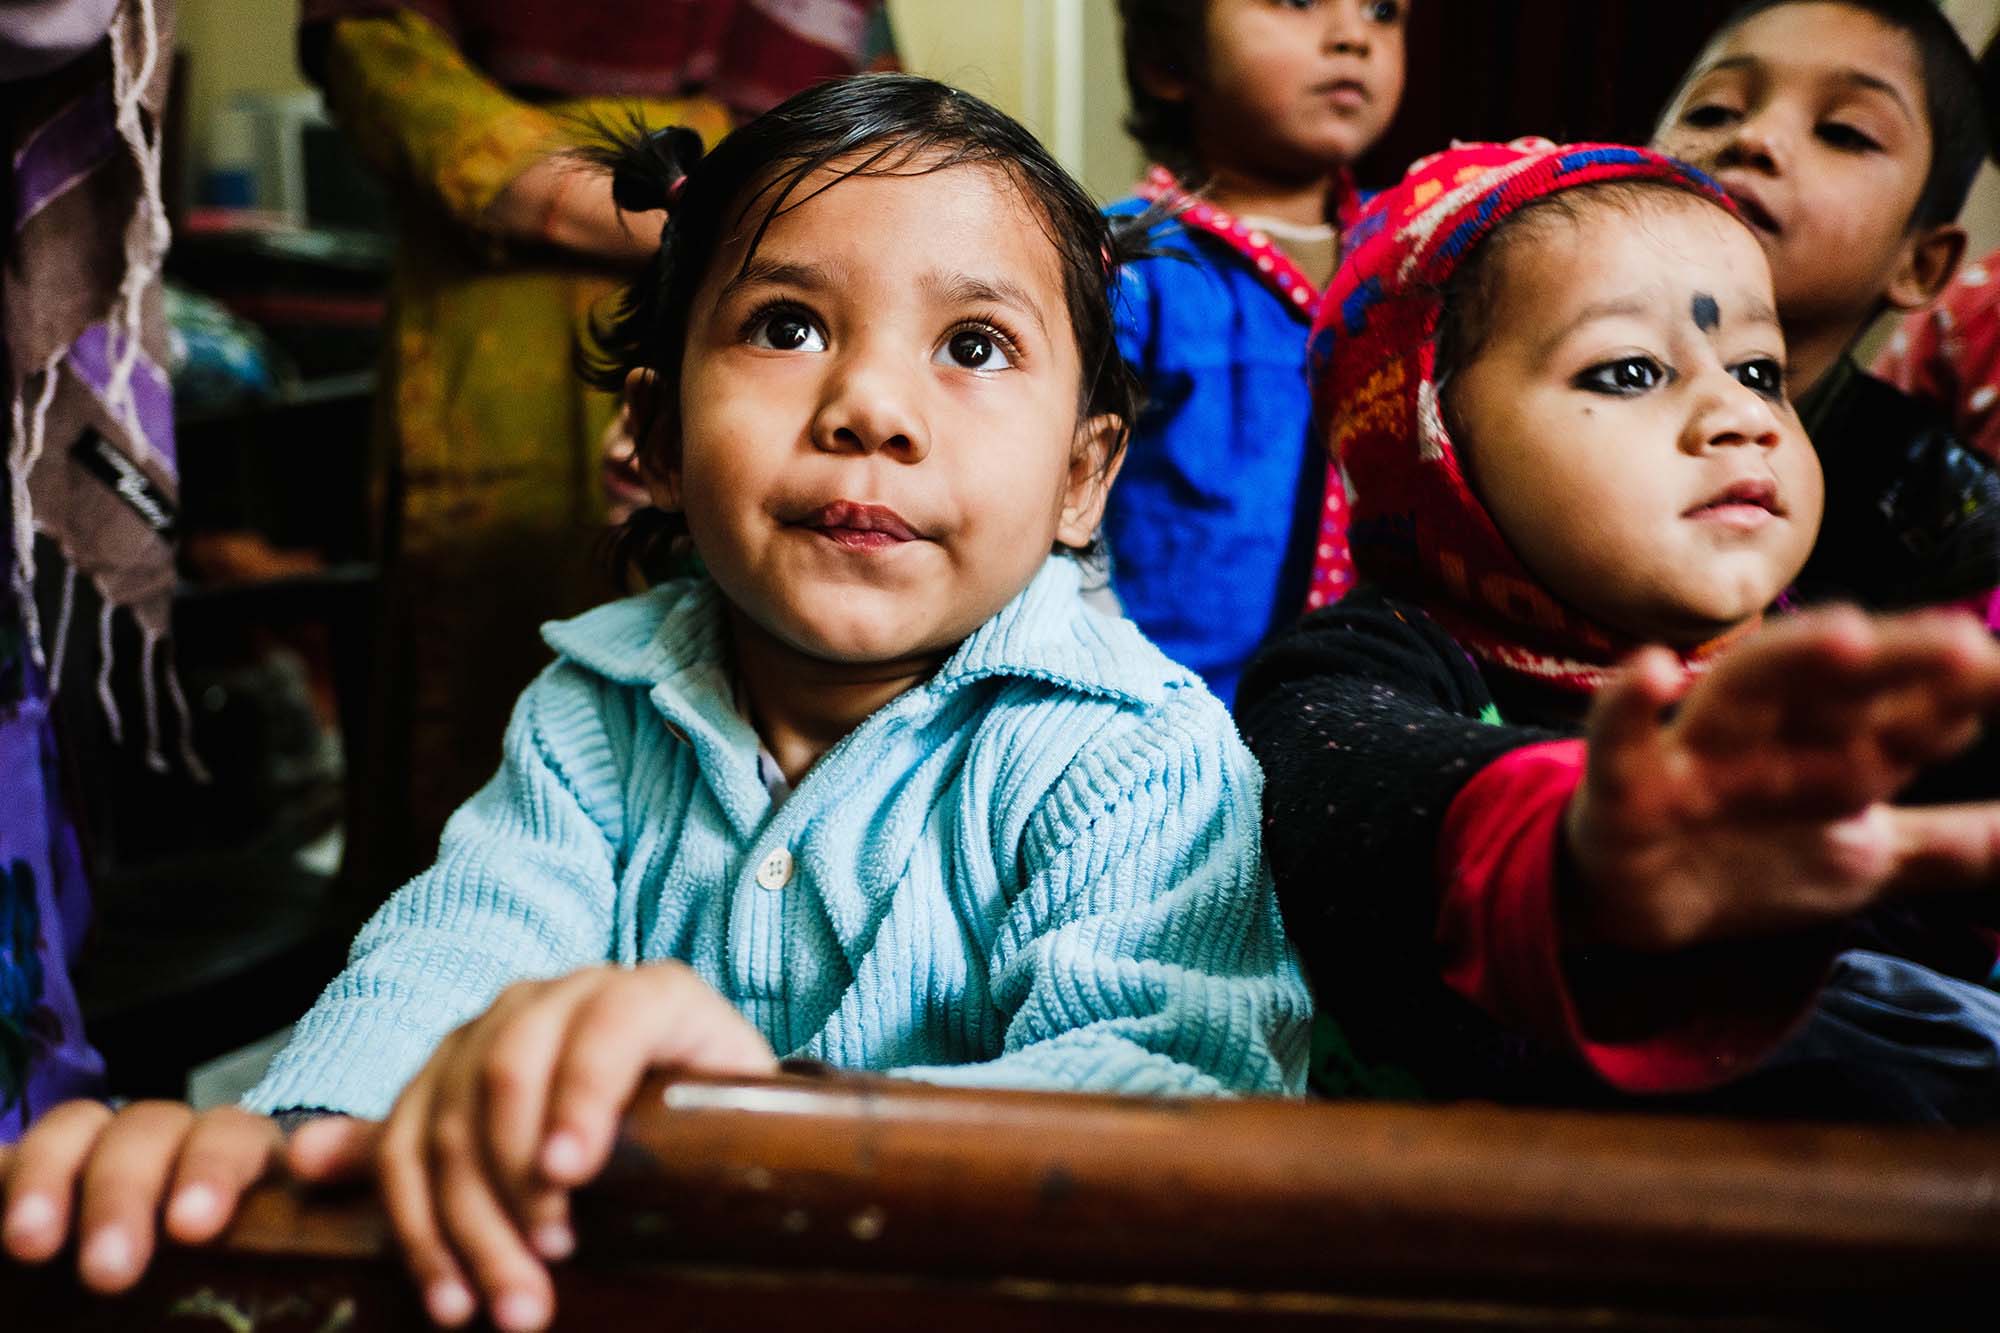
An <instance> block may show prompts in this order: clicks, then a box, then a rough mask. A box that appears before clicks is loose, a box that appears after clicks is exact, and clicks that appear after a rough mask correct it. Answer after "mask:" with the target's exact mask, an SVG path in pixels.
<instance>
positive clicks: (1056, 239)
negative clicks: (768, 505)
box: [579, 74, 1151, 556]
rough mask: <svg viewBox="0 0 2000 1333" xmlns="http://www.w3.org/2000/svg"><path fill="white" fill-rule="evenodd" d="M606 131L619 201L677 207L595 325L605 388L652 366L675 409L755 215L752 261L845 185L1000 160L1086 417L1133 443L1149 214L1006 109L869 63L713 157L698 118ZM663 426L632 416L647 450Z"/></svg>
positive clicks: (591, 364) (650, 525) (595, 373)
mask: <svg viewBox="0 0 2000 1333" xmlns="http://www.w3.org/2000/svg"><path fill="white" fill-rule="evenodd" d="M598 137H600V138H601V139H602V142H601V143H599V144H598V145H596V146H594V147H589V148H586V149H584V150H583V156H584V157H585V158H587V159H588V160H589V161H591V162H594V163H596V164H597V165H598V166H599V167H601V168H604V169H607V170H609V171H610V172H611V176H612V195H613V198H614V199H615V200H616V201H617V203H618V206H619V207H620V208H623V209H625V210H627V211H628V212H644V211H648V210H653V209H662V208H664V209H667V210H668V220H667V223H666V226H665V228H664V230H663V231H662V233H661V236H660V251H659V254H658V255H656V256H655V257H654V258H653V260H652V261H651V262H650V263H649V264H648V265H647V267H646V270H645V272H644V273H642V274H641V275H640V277H639V278H638V280H637V281H636V282H634V283H633V284H632V286H631V287H630V288H629V289H628V290H627V291H626V292H625V294H624V296H623V297H622V298H621V299H620V300H619V301H618V303H617V304H616V306H615V307H614V308H613V309H611V310H610V311H609V312H608V314H605V315H601V316H600V317H598V318H595V319H593V320H592V321H591V325H590V328H589V330H588V333H587V335H586V339H585V342H584V345H583V347H582V349H581V351H580V355H579V362H580V368H581V369H582V371H583V373H584V376H585V378H586V379H588V380H589V381H590V382H591V383H593V384H596V385H598V386H599V387H601V388H605V389H610V390H612V391H614V392H616V391H618V390H620V389H622V388H623V386H624V382H625V379H626V377H627V375H629V374H630V373H631V372H632V371H633V370H639V369H645V370H651V371H653V372H654V373H656V374H657V375H658V376H659V382H660V388H659V393H658V396H657V399H656V401H657V402H658V403H659V404H660V405H661V406H660V407H659V408H658V409H657V410H660V411H674V410H676V409H677V405H678V403H679V390H680V374H681V360H682V355H683V353H684V352H685V350H686V345H687V326H688V318H689V315H690V313H691V312H692V310H693V309H694V302H695V295H696V293H697V292H698V291H699V290H700V288H701V285H702V282H703V280H704V279H705V278H706V277H707V275H708V271H709V268H710V267H711V265H713V264H714V262H715V259H716V256H717V254H718V253H720V251H721V250H722V249H723V247H724V245H725V244H726V243H727V242H728V241H729V239H730V238H731V237H733V236H735V235H737V234H738V229H739V228H740V227H741V226H743V224H744V223H745V222H746V220H753V219H754V224H753V226H752V228H751V232H750V245H749V249H748V250H747V251H746V253H745V255H744V259H743V262H744V264H745V265H747V264H748V263H749V262H750V260H751V259H752V258H754V257H755V255H756V252H757V247H758V244H759V242H761V240H762V239H763V236H764V233H765V231H766V230H768V229H769V227H770V225H771V223H772V222H773V221H774V220H775V219H776V218H777V217H779V216H780V215H781V214H783V213H785V212H786V211H788V210H789V209H792V208H796V207H798V206H799V205H800V204H802V203H804V202H805V201H806V200H807V199H810V198H811V197H812V196H813V195H814V194H817V193H818V192H819V191H820V190H824V189H828V188H831V185H833V184H837V183H838V181H839V180H845V179H847V178H849V177H852V176H871V175H927V174H929V173H931V172H934V171H943V170H945V169H946V168H949V167H957V166H967V165H972V166H987V167H991V168H993V169H995V170H998V171H1001V172H1004V173H1005V174H1006V175H1007V176H1008V178H1009V179H1011V180H1012V181H1013V182H1014V183H1015V184H1016V185H1017V186H1018V187H1019V188H1020V190H1021V193H1022V195H1023V196H1024V197H1025V198H1026V199H1027V201H1028V202H1029V203H1030V204H1031V205H1032V206H1033V208H1034V210H1035V211H1036V212H1037V213H1038V214H1039V215H1040V218H1039V220H1040V222H1041V224H1042V231H1043V234H1044V235H1045V236H1047V238H1048V240H1049V243H1050V245H1052V246H1053V247H1055V251H1056V254H1057V256H1058V259H1059V261H1060V267H1061V270H1062V280H1063V295H1064V298H1065V302H1066V304H1067V306H1068V311H1069V320H1070V329H1071V331H1072V332H1073V333H1074V334H1075V336H1076V342H1077V350H1078V352H1079V353H1080V356H1079V360H1080V361H1081V363H1082V367H1083V375H1082V385H1081V388H1080V392H1079V397H1078V403H1077V416H1078V421H1079V422H1081V421H1084V420H1086V419H1089V418H1093V417H1097V416H1104V415H1109V416H1114V417H1116V418H1118V420H1119V421H1120V422H1121V423H1122V425H1121V427H1120V429H1119V431H1118V433H1117V436H1116V437H1115V439H1114V440H1113V442H1112V447H1111V450H1110V452H1109V453H1108V454H1107V456H1106V462H1107V465H1108V464H1109V461H1110V460H1111V459H1114V458H1116V457H1117V456H1118V454H1119V453H1120V452H1121V451H1122V450H1123V449H1124V447H1125V442H1126V440H1127V438H1128V437H1129V434H1130V430H1131V425H1132V422H1133V421H1134V420H1135V418H1136V417H1137V415H1138V409H1139V402H1140V390H1139V382H1138V380H1137V378H1136V377H1135V376H1134V375H1133V374H1132V371H1131V370H1130V368H1129V367H1127V366H1126V364H1125V360H1124V358H1123V357H1122V356H1120V355H1119V352H1118V342H1117V336H1116V329H1115V325H1114V321H1113V315H1112V288H1113V285H1114V284H1115V283H1116V281H1117V276H1118V269H1119V266H1120V265H1121V264H1123V263H1125V262H1127V261H1128V260H1130V259H1134V258H1137V257H1139V256H1141V255H1144V254H1146V253H1149V252H1148V251H1147V250H1146V249H1145V248H1144V238H1145V234H1146V232H1145V227H1146V225H1148V224H1149V223H1150V221H1151V219H1139V220H1136V221H1135V222H1133V223H1126V224H1122V225H1120V226H1118V227H1114V226H1113V225H1112V223H1111V221H1110V220H1108V219H1107V218H1106V217H1105V215H1104V214H1103V213H1101V212H1100V211H1099V210H1098V207H1097V205H1096V204H1095V203H1094V202H1093V201H1092V200H1091V197H1090V195H1089V194H1088V193H1087V192H1085V190H1084V189H1083V187H1082V186H1081V185H1078V184H1077V183H1076V181H1075V180H1074V179H1073V178H1072V177H1071V176H1070V175H1069V173H1068V172H1066V171H1064V170H1063V168H1062V166H1061V165H1060V164H1059V163H1057V162H1056V160H1055V159H1054V158H1053V157H1051V156H1050V155H1049V153H1048V150H1047V149H1045V148H1043V147H1042V145H1041V143H1040V142H1039V141H1038V140H1037V139H1036V138H1035V136H1034V135H1032V134H1030V133H1029V132H1028V131H1027V130H1026V129H1025V128H1023V127H1022V126H1021V125H1020V124H1019V123H1018V122H1016V121H1015V120H1013V119H1012V118H1011V117H1009V116H1007V115H1006V114H1004V113H1003V112H1001V111H998V110H996V109H995V108H993V107H992V106H989V105H988V104H987V103H985V102H982V101H980V100H979V99H978V98H977V97H974V96H972V95H971V94H969V93H966V92H962V91H960V90H959V89H956V88H952V87H950V86H948V85H946V84H942V83H938V82H936V81H935V80H932V79H925V78H919V77H917V76H915V75H908V74H862V75H856V76H854V77H851V78H846V79H838V80H834V81H832V82H828V83H822V84H819V85H818V86H816V87H813V88H810V89H808V90H806V91H805V92H802V93H799V94H797V95H795V96H793V97H791V98H788V99H787V100H786V101H784V102H783V103H781V104H780V105H778V106H777V107H775V108H774V109H772V110H770V111H768V112H766V113H765V114H763V115H761V116H759V117H757V119H755V120H753V121H751V122H750V123H749V124H747V125H745V126H743V127H742V128H741V129H738V130H736V131H735V132H734V133H732V134H730V135H729V136H728V137H727V138H725V139H723V140H722V142H721V143H719V144H717V145H716V146H715V148H714V150H713V151H712V152H709V153H708V154H706V155H705V156H704V155H703V154H702V152H701V140H700V138H699V136H697V135H695V134H694V133H693V132H692V131H689V130H685V129H672V130H664V131H658V132H648V131H647V130H646V128H645V127H644V126H643V125H640V124H637V123H634V124H631V125H627V126H624V127H617V128H612V127H599V129H598ZM854 157H858V158H859V160H858V161H857V162H854V163H853V164H852V165H849V166H846V167H843V168H842V169H841V170H840V172H839V175H838V178H837V179H836V180H835V181H832V182H829V183H826V184H819V185H815V186H813V187H811V188H810V189H809V190H808V192H806V193H805V194H803V195H802V196H801V195H799V191H800V188H801V187H802V186H804V185H805V184H806V183H807V181H808V180H809V178H810V177H811V176H812V175H813V173H815V172H817V171H819V170H820V169H821V168H823V167H825V166H827V164H829V163H831V162H835V161H839V160H841V159H843V158H854ZM795 196H798V197H795ZM650 425H651V423H649V422H635V423H634V426H635V430H636V431H637V432H638V435H639V439H640V441H641V448H642V450H643V448H644V442H645V440H646V439H647V437H648V435H649V434H650V429H649V428H650ZM673 517H676V518H677V516H673ZM638 526H639V527H640V528H645V529H649V530H650V531H649V532H648V533H647V534H646V538H645V540H644V541H638V540H632V541H621V545H622V546H623V547H624V548H625V552H624V553H625V554H626V555H627V556H636V555H637V554H638V552H637V551H635V550H634V547H635V546H647V545H656V544H657V541H658V538H659V537H661V536H662V535H665V534H667V533H669V532H671V531H672V530H673V529H674V528H675V527H676V526H679V531H680V532H683V533H684V531H685V528H684V525H676V524H674V523H672V522H667V523H664V524H663V521H662V519H661V518H660V516H659V514H658V511H653V512H652V513H651V514H649V515H648V516H647V517H646V518H644V519H641V520H639V524H638ZM630 535H631V534H628V536H630Z"/></svg>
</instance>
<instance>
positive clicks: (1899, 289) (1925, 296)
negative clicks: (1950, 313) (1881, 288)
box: [1887, 222, 1965, 310]
mask: <svg viewBox="0 0 2000 1333" xmlns="http://www.w3.org/2000/svg"><path fill="white" fill-rule="evenodd" d="M1964 258H1965V228H1963V227H1961V226H1959V225H1958V224H1957V223H1955V222H1947V223H1944V224H1943V225H1941V226H1936V227H1930V228H1926V229H1924V230H1921V231H1919V232H1917V233H1916V234H1915V235H1913V236H1912V237H1911V238H1910V241H1909V246H1908V248H1907V249H1906V250H1905V252H1904V255H1903V262H1902V263H1901V264H1899V265H1897V268H1896V272H1895V274H1894V276H1893V277H1891V278H1890V280H1889V290H1888V292H1887V297H1888V301H1889V304H1890V305H1892V306H1894V307H1895V308H1896V309H1898V310H1915V309H1917V308H1918V307H1919V306H1927V305H1929V304H1930V303H1931V302H1932V301H1934V300H1936V299H1937V295H1938V293H1939V292H1941V291H1943V290H1944V287H1945V284H1946V283H1948V282H1950V281H1951V278H1952V275H1953V274H1954V273H1956V272H1958V265H1959V262H1960V261H1961V260H1963V259H1964Z"/></svg>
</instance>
